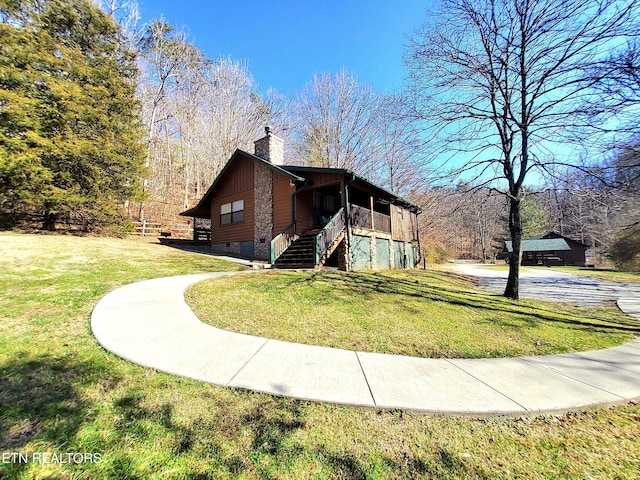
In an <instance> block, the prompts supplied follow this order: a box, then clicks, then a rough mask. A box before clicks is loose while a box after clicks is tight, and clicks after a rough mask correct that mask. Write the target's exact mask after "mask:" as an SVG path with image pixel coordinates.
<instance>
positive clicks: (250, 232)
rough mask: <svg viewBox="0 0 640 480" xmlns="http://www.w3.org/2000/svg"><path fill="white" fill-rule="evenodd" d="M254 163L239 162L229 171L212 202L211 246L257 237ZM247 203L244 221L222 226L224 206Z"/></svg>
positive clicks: (242, 159)
mask: <svg viewBox="0 0 640 480" xmlns="http://www.w3.org/2000/svg"><path fill="white" fill-rule="evenodd" d="M253 168H254V162H253V160H251V159H248V158H239V159H238V160H237V161H236V162H235V164H234V165H233V167H232V168H230V169H229V170H227V171H226V172H225V174H224V177H223V178H221V179H220V182H219V184H218V186H217V188H216V192H215V194H214V195H213V198H212V199H211V243H212V244H219V243H227V242H247V241H253V236H254V212H255V208H254V192H253ZM236 200H244V221H242V222H238V223H231V224H228V225H220V206H221V205H224V204H225V203H230V202H234V201H236Z"/></svg>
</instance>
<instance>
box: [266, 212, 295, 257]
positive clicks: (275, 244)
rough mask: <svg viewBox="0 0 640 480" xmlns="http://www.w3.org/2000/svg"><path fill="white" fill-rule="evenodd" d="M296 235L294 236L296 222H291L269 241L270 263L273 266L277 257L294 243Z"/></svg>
mask: <svg viewBox="0 0 640 480" xmlns="http://www.w3.org/2000/svg"><path fill="white" fill-rule="evenodd" d="M297 238H298V235H297V234H296V222H293V223H291V224H289V226H287V228H285V229H284V230H283V231H282V232H281V233H280V234H279V235H277V236H276V237H275V238H274V239H273V240H271V259H270V263H271V264H274V263H275V262H276V260H277V259H278V257H279V256H280V255H282V254H283V253H284V251H285V250H286V249H287V248H289V247H290V246H291V244H292V243H293V242H295V241H296V239H297Z"/></svg>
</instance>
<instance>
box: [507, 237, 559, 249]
mask: <svg viewBox="0 0 640 480" xmlns="http://www.w3.org/2000/svg"><path fill="white" fill-rule="evenodd" d="M504 243H505V245H506V247H507V250H508V251H509V252H512V251H513V246H512V245H511V241H510V240H509V241H506V242H504ZM563 250H571V247H569V244H568V243H567V242H565V240H564V239H563V238H541V239H532V240H523V241H522V251H523V252H550V251H555V252H557V251H563Z"/></svg>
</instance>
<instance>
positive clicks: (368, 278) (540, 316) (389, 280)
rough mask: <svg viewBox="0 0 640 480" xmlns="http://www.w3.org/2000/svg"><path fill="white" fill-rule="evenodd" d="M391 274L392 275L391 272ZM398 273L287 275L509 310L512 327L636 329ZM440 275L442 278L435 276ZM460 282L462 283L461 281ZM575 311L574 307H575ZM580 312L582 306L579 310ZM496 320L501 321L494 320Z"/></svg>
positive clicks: (362, 291) (348, 290) (625, 319)
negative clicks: (550, 325) (559, 325)
mask: <svg viewBox="0 0 640 480" xmlns="http://www.w3.org/2000/svg"><path fill="white" fill-rule="evenodd" d="M392 275H393V276H392ZM397 275H398V274H397V273H395V274H391V275H390V274H385V273H381V272H376V273H368V272H366V273H361V272H358V273H348V274H346V273H338V272H314V273H312V274H310V275H308V276H297V277H291V278H290V281H291V282H292V283H294V282H303V283H305V284H307V285H309V286H313V285H314V283H318V282H330V283H331V284H332V285H333V286H334V289H335V292H336V295H342V296H346V297H348V296H354V295H355V296H359V297H360V298H365V299H373V298H374V295H376V294H386V295H396V296H397V297H398V299H399V302H401V301H402V297H405V298H415V299H419V300H421V301H431V302H444V303H447V304H452V305H457V306H460V307H465V308H471V309H481V310H484V311H489V312H495V313H496V314H504V313H507V314H511V315H513V316H514V318H517V323H513V322H509V325H510V326H511V327H513V328H519V327H522V328H523V327H526V326H532V325H534V324H536V322H538V321H545V322H553V323H563V324H565V325H567V326H569V327H572V328H576V329H585V328H589V329H591V330H594V331H600V332H640V321H638V320H636V319H634V318H632V317H629V316H621V317H619V318H620V320H619V321H616V322H613V321H612V320H611V319H608V318H603V317H600V316H599V315H598V313H597V312H593V311H592V312H590V314H589V318H584V317H579V316H578V315H573V314H569V313H562V314H559V313H558V312H557V311H555V310H554V309H553V306H550V307H549V306H545V305H541V304H540V303H538V304H537V305H534V304H532V303H526V304H524V303H515V302H513V301H510V300H508V299H506V298H504V297H502V296H501V295H496V294H491V293H485V292H480V291H474V290H473V289H471V288H468V287H467V288H465V287H464V286H461V287H460V288H459V289H457V288H450V287H446V286H443V285H441V284H440V283H441V281H450V280H451V278H453V279H454V281H456V282H459V283H461V282H469V278H468V277H465V276H461V275H455V274H453V275H452V274H450V273H446V274H444V273H443V274H441V275H439V274H437V273H435V272H429V273H428V274H424V273H422V272H417V271H416V272H414V275H412V276H411V277H407V278H399V277H398V276H397ZM440 276H442V278H443V279H444V278H445V276H446V280H439V277H440ZM461 285H463V284H462V283H461ZM577 311H578V310H577ZM582 313H584V310H582ZM496 323H501V322H500V320H496Z"/></svg>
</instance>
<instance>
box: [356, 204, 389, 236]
mask: <svg viewBox="0 0 640 480" xmlns="http://www.w3.org/2000/svg"><path fill="white" fill-rule="evenodd" d="M350 210H351V215H350V217H351V225H352V226H354V227H357V228H362V229H365V230H375V231H376V232H384V233H391V217H390V216H389V215H385V214H384V213H380V212H376V211H373V212H372V211H371V210H369V209H368V208H366V207H361V206H359V205H350Z"/></svg>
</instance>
